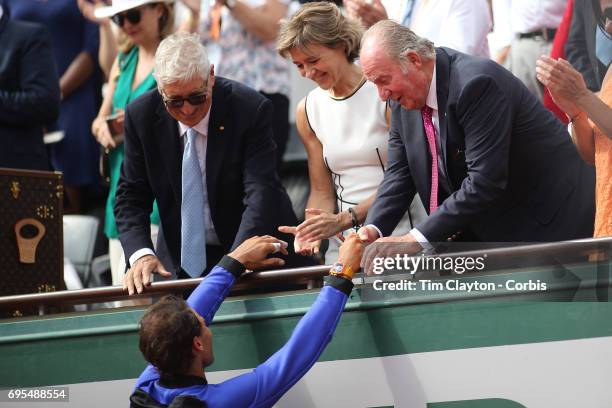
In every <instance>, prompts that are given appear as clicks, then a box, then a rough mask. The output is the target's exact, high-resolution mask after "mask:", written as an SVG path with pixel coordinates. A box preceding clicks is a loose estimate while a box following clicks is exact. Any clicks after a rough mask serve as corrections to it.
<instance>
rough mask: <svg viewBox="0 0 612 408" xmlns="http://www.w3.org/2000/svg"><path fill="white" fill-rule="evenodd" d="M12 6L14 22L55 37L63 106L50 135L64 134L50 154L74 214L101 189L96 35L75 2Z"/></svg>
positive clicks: (14, 2) (12, 2) (13, 0)
mask: <svg viewBox="0 0 612 408" xmlns="http://www.w3.org/2000/svg"><path fill="white" fill-rule="evenodd" d="M9 4H10V5H11V13H12V18H14V19H17V20H23V21H30V22H34V23H40V24H43V25H45V26H46V27H47V29H48V30H49V32H50V33H51V40H52V42H53V51H54V54H55V66H56V67H57V70H58V73H59V75H60V79H59V86H60V92H61V99H62V102H61V105H60V115H59V118H58V120H57V122H56V123H53V124H50V126H49V127H48V128H47V131H56V130H59V131H62V132H63V133H64V138H63V139H62V140H60V141H59V142H57V143H53V144H51V145H50V146H49V154H50V159H51V165H52V166H53V168H54V169H55V170H58V171H61V172H62V173H64V192H65V194H66V198H67V200H65V204H64V211H65V212H66V213H76V212H79V211H80V210H81V201H82V196H83V195H84V193H85V192H86V189H87V188H89V189H90V190H91V189H93V188H95V187H97V186H98V185H99V178H100V175H99V170H98V159H99V156H100V149H99V147H98V144H97V143H96V141H95V140H94V138H93V137H92V135H91V122H92V121H93V119H94V118H95V117H96V112H97V111H98V108H99V105H100V86H101V83H100V75H99V71H98V44H99V38H98V29H97V27H96V26H95V25H94V24H92V23H90V22H89V21H87V20H86V19H84V18H83V16H82V15H81V13H80V12H79V9H78V7H77V4H76V2H75V1H74V0H53V1H46V2H32V1H23V0H19V1H18V0H9Z"/></svg>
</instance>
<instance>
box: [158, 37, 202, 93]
mask: <svg viewBox="0 0 612 408" xmlns="http://www.w3.org/2000/svg"><path fill="white" fill-rule="evenodd" d="M209 72H210V62H209V61H208V53H207V52H206V48H204V46H203V45H202V43H201V42H200V37H199V36H198V35H197V34H190V33H186V32H180V33H176V34H172V35H170V36H168V37H166V38H165V39H164V40H163V41H162V42H161V43H160V44H159V46H158V47H157V52H156V53H155V68H154V70H153V76H154V77H155V80H156V81H157V87H158V88H161V87H162V86H164V85H168V84H172V83H175V82H185V81H190V80H192V79H194V78H202V80H204V81H206V80H207V79H208V75H209Z"/></svg>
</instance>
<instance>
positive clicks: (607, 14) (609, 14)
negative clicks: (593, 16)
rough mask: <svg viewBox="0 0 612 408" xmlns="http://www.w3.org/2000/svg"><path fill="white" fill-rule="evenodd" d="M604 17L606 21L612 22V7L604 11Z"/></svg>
mask: <svg viewBox="0 0 612 408" xmlns="http://www.w3.org/2000/svg"><path fill="white" fill-rule="evenodd" d="M603 16H604V19H605V20H612V7H607V8H606V9H605V10H604V11H603Z"/></svg>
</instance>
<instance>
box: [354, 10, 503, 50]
mask: <svg viewBox="0 0 612 408" xmlns="http://www.w3.org/2000/svg"><path fill="white" fill-rule="evenodd" d="M344 5H345V7H346V9H347V11H348V13H349V15H350V16H352V17H354V18H359V19H360V20H361V21H362V22H363V23H364V25H365V26H366V27H369V26H371V25H372V24H374V23H376V22H377V21H380V20H384V19H386V18H391V19H393V20H395V21H396V22H398V23H400V24H402V25H403V26H405V27H409V28H410V29H411V30H412V31H414V32H415V33H416V34H418V35H419V36H422V37H425V38H428V39H429V40H430V41H432V42H433V43H434V44H435V45H436V46H437V47H449V48H452V49H455V50H457V51H461V52H464V53H466V54H470V55H474V56H477V57H489V44H488V41H487V34H488V33H489V31H491V13H490V12H489V6H488V4H487V1H486V0H470V1H464V0H394V1H386V2H385V1H381V0H374V1H373V2H372V3H368V2H366V1H365V0H344ZM398 6H399V7H398ZM388 11H392V13H389V12H388Z"/></svg>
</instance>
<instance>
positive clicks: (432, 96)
mask: <svg viewBox="0 0 612 408" xmlns="http://www.w3.org/2000/svg"><path fill="white" fill-rule="evenodd" d="M436 89H437V88H436V62H435V59H434V66H433V73H432V74H431V83H430V84H429V93H428V94H427V99H426V100H425V105H427V106H429V107H430V108H431V109H433V110H434V111H437V110H438V94H437V93H436V92H437V91H436Z"/></svg>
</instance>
